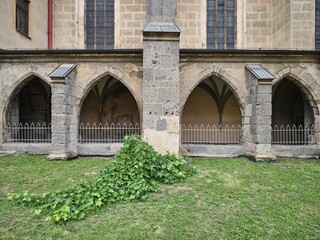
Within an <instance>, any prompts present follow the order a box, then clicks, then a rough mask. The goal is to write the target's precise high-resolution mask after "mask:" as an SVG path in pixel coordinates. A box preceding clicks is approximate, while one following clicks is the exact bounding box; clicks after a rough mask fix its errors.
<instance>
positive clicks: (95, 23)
mask: <svg viewBox="0 0 320 240" xmlns="http://www.w3.org/2000/svg"><path fill="white" fill-rule="evenodd" d="M85 22H86V26H85V29H86V47H87V48H88V49H105V48H107V49H112V48H113V47H114V0H86V21H85Z"/></svg>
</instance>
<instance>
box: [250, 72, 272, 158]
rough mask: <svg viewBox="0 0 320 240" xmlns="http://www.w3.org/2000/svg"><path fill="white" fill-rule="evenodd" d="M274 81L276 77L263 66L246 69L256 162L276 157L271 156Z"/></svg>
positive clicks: (253, 155)
mask: <svg viewBox="0 0 320 240" xmlns="http://www.w3.org/2000/svg"><path fill="white" fill-rule="evenodd" d="M254 70H256V72H254ZM259 71H260V72H259ZM263 71H265V72H263ZM259 74H261V75H259ZM273 79H274V77H273V76H272V75H271V74H270V73H269V72H267V70H265V69H263V68H262V67H261V66H252V68H250V66H249V67H248V66H247V68H246V81H247V91H248V99H247V102H248V104H251V106H252V111H251V118H250V132H251V141H252V144H253V149H252V150H253V152H252V153H251V155H252V157H254V159H255V161H273V160H275V156H274V155H273V154H271V131H272V127H271V124H272V80H273Z"/></svg>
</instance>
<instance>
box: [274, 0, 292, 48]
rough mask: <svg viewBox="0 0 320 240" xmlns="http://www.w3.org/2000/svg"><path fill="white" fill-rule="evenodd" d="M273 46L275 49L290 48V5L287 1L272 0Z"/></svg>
mask: <svg viewBox="0 0 320 240" xmlns="http://www.w3.org/2000/svg"><path fill="white" fill-rule="evenodd" d="M272 18H273V27H272V34H273V46H274V47H275V48H277V49H289V48H291V34H290V29H291V24H290V19H291V5H290V2H289V1H278V0H274V1H273V11H272Z"/></svg>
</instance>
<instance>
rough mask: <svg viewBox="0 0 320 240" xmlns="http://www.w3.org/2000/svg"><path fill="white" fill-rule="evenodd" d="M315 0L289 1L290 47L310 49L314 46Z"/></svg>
mask: <svg viewBox="0 0 320 240" xmlns="http://www.w3.org/2000/svg"><path fill="white" fill-rule="evenodd" d="M314 1H315V0H292V1H291V9H292V10H291V21H290V23H291V47H290V48H292V49H304V50H311V49H314V48H315V40H314V33H315V12H314V11H315V3H314Z"/></svg>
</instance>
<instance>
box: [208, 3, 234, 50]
mask: <svg viewBox="0 0 320 240" xmlns="http://www.w3.org/2000/svg"><path fill="white" fill-rule="evenodd" d="M235 4H236V1H235V0H207V47H208V48H215V49H226V48H227V49H233V48H234V45H235V29H236V28H235V24H236V23H235V9H236V7H235Z"/></svg>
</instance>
